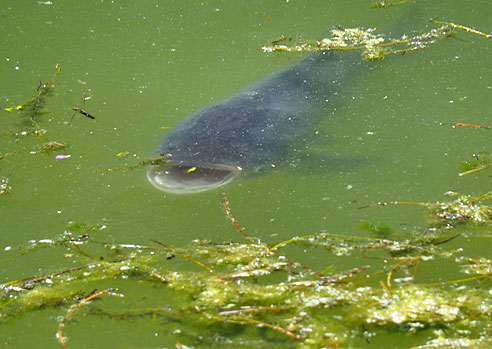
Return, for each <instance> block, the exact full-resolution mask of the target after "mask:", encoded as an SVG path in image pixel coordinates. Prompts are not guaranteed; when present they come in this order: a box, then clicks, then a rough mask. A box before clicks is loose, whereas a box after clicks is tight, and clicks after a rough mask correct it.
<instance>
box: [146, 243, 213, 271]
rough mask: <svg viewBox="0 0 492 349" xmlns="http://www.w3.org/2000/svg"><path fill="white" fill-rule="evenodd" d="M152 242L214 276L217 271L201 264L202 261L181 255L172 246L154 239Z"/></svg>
mask: <svg viewBox="0 0 492 349" xmlns="http://www.w3.org/2000/svg"><path fill="white" fill-rule="evenodd" d="M150 241H152V242H154V243H156V244H159V245H161V246H163V247H165V248H167V249H169V250H170V251H171V252H174V253H176V254H177V255H179V256H180V257H183V258H184V259H186V260H188V261H190V262H193V263H195V264H196V265H198V266H200V267H202V268H204V269H207V270H208V271H209V272H211V273H214V274H215V271H214V270H213V269H212V268H210V267H209V266H207V265H205V264H203V263H202V262H200V261H197V260H196V259H193V258H192V257H190V256H188V255H186V254H183V253H180V252H178V251H176V249H175V248H173V247H171V246H167V245H166V244H163V243H162V242H159V241H157V240H153V239H151V240H150Z"/></svg>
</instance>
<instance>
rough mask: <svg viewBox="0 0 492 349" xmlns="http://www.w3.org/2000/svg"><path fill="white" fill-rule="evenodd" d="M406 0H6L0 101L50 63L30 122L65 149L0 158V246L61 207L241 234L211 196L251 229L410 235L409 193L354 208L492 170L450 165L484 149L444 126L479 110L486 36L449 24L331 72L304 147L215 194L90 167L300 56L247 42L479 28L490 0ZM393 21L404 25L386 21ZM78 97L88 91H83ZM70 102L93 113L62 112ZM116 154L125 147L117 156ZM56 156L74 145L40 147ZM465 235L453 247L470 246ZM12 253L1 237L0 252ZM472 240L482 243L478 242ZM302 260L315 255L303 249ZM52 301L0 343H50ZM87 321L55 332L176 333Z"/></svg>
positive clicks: (10, 268) (74, 340)
mask: <svg viewBox="0 0 492 349" xmlns="http://www.w3.org/2000/svg"><path fill="white" fill-rule="evenodd" d="M415 3H416V4H417V5H418V8H419V10H418V11H414V10H409V8H411V7H413V6H414V5H412V4H408V5H403V6H395V7H391V8H388V9H380V10H375V9H370V8H369V5H370V4H371V1H363V0H359V1H350V2H348V3H345V2H340V3H335V2H326V1H310V2H301V1H295V0H291V1H269V2H267V1H254V2H233V1H206V2H198V1H147V0H145V1H133V2H132V1H109V0H104V1H103V0H101V1H95V0H94V1H63V2H62V1H56V0H53V3H51V2H46V3H43V2H38V1H3V2H2V4H1V5H0V15H1V18H2V21H1V23H0V35H1V37H2V38H3V41H2V49H1V54H0V58H1V60H0V72H1V73H0V76H1V77H2V78H1V81H0V106H1V107H2V109H3V108H6V107H10V106H15V105H19V104H22V103H24V102H25V101H27V100H28V99H29V98H31V97H32V96H33V95H34V94H35V93H36V88H37V87H38V85H39V81H40V80H41V81H46V80H48V79H49V78H51V77H52V76H53V75H54V73H55V71H56V68H55V66H56V64H59V65H60V66H61V72H60V73H59V75H58V76H57V77H56V79H55V88H54V95H53V97H52V98H51V99H50V100H49V102H48V105H47V108H48V109H49V110H50V111H51V113H50V114H47V115H46V116H45V117H44V118H43V120H42V121H41V122H40V123H39V125H40V126H41V127H42V128H44V129H46V130H47V131H48V132H47V133H46V135H45V137H46V139H47V140H50V141H58V142H66V143H68V144H69V147H68V148H66V149H64V150H61V151H58V152H56V153H51V154H46V155H31V154H29V153H20V154H16V155H13V156H10V157H7V158H5V159H2V160H0V177H8V178H9V184H10V186H11V187H12V191H11V192H10V193H9V194H7V195H2V196H0V247H1V248H2V250H3V249H4V248H5V247H8V246H11V247H12V248H14V250H15V248H16V247H17V246H20V245H25V244H26V243H27V242H28V241H29V240H39V239H44V238H47V239H51V238H54V237H55V236H57V235H58V234H61V233H63V231H64V229H65V227H66V226H67V224H68V222H69V221H76V222H81V223H90V224H95V223H101V224H104V225H106V226H107V228H106V229H104V230H102V231H100V232H98V233H96V234H97V239H98V240H101V241H107V242H118V243H123V242H125V243H141V244H150V241H149V240H150V239H156V240H159V241H162V242H164V243H166V244H168V245H172V246H175V247H178V246H183V245H186V244H188V243H189V242H190V241H191V240H193V239H197V238H200V239H211V240H214V241H224V240H229V239H233V240H235V241H242V237H241V236H240V234H239V233H238V232H237V231H236V230H235V229H234V227H232V226H231V224H230V222H229V221H228V220H227V217H226V215H225V213H224V210H223V206H222V199H221V197H220V194H221V193H225V195H226V196H227V198H228V199H229V201H230V205H231V209H232V211H233V214H234V216H235V218H236V219H237V220H238V221H239V222H240V225H241V226H242V227H244V228H245V230H246V231H247V232H248V233H249V234H250V235H253V236H257V237H260V238H261V239H263V240H264V241H281V240H286V239H289V238H290V237H292V236H295V235H307V234H314V233H319V232H321V231H326V232H330V233H339V234H347V235H367V232H364V231H363V230H361V229H360V228H359V225H360V223H361V222H362V221H371V222H385V223H387V224H389V225H390V226H392V227H393V228H394V229H398V230H403V231H408V232H411V231H412V227H414V226H416V225H425V223H426V219H425V214H424V212H423V210H422V208H421V207H402V206H395V207H384V208H382V207H381V208H373V209H366V210H357V207H359V206H362V205H366V204H369V203H372V202H377V201H388V200H397V201H421V202H435V201H437V200H443V199H444V198H445V197H444V192H446V191H448V190H454V191H458V192H463V193H467V194H472V195H479V194H481V193H484V192H487V191H489V190H490V173H489V172H484V173H477V174H474V175H469V176H463V177H459V176H458V173H459V171H460V170H459V168H458V165H459V163H460V162H461V161H465V160H469V159H471V158H472V154H473V153H477V152H478V151H480V150H483V149H486V150H487V149H488V150H489V151H490V145H491V144H490V131H487V130H484V129H477V128H472V127H461V128H452V127H451V126H450V124H451V123H452V122H466V123H472V124H480V125H491V123H492V117H491V115H490V105H491V101H492V98H491V97H492V82H491V81H492V69H491V68H492V65H491V61H490V57H491V54H492V42H491V41H490V39H486V38H484V37H481V36H478V35H472V34H468V33H466V32H464V31H460V32H458V36H457V37H455V38H450V39H446V40H442V41H440V42H439V43H437V44H435V45H432V46H430V47H429V48H427V49H425V50H422V51H418V52H411V53H408V54H405V55H403V56H391V57H389V58H388V59H385V60H384V61H382V62H378V63H374V64H373V65H372V66H373V67H372V68H371V69H370V70H369V71H360V76H358V78H357V84H356V85H355V86H347V87H346V90H344V93H345V94H346V99H345V101H344V103H343V104H341V105H340V106H339V107H338V108H337V111H336V113H335V115H329V116H328V117H327V118H326V119H325V120H324V121H323V122H322V123H321V124H320V125H319V127H318V129H317V131H318V132H317V134H316V135H313V140H314V142H313V143H312V144H311V145H310V146H309V148H308V149H306V150H303V151H302V152H300V153H299V154H298V156H296V157H295V159H294V160H293V161H291V162H289V163H287V164H284V165H281V166H278V167H276V168H275V169H272V170H271V171H268V172H266V173H263V174H260V175H257V176H251V177H245V178H239V179H238V180H234V181H233V182H231V183H230V184H228V185H227V186H225V187H222V188H219V189H217V190H214V191H209V192H204V193H199V194H194V195H187V196H175V195H171V194H165V193H163V192H160V191H158V190H156V189H155V188H153V187H152V186H151V185H150V184H149V183H148V181H147V178H146V175H145V170H144V169H136V170H133V171H125V172H114V173H109V174H101V173H98V172H97V171H98V170H101V169H105V168H110V167H120V166H124V165H127V164H128V165H129V164H135V163H137V162H138V161H140V160H143V159H145V158H147V157H148V156H150V155H152V154H153V153H154V151H155V149H156V147H157V145H158V143H159V141H160V139H161V137H162V136H163V134H164V133H165V132H166V129H167V128H170V127H173V126H175V125H176V124H177V123H179V122H180V121H181V120H183V119H184V118H186V117H188V116H189V115H191V114H192V113H193V112H194V111H196V110H197V109H199V108H201V107H204V106H207V105H210V104H213V103H217V102H219V101H221V100H222V99H224V98H226V97H228V96H230V95H231V94H233V93H234V92H236V91H238V90H240V89H241V88H243V87H245V86H246V85H248V84H249V83H252V82H254V81H256V80H258V79H260V78H262V77H264V76H266V75H268V74H270V73H272V72H275V71H277V70H279V69H281V68H282V67H285V66H288V65H290V64H293V63H295V62H297V61H298V60H299V59H300V58H301V56H302V55H301V54H266V53H262V52H261V51H260V50H259V48H260V47H261V46H262V45H263V44H265V43H267V42H269V41H270V40H272V39H275V38H277V37H279V36H280V35H286V36H293V37H294V38H297V37H299V38H304V39H308V38H313V39H316V38H320V37H322V36H326V35H328V34H329V29H330V28H332V27H333V26H334V25H341V26H344V27H358V26H359V27H364V28H367V27H378V28H381V31H382V32H385V29H386V30H391V29H389V28H397V29H395V32H396V33H397V34H398V35H399V34H401V33H404V32H406V33H408V34H410V35H411V34H412V33H413V32H412V30H416V31H417V32H419V31H428V30H430V28H433V27H436V25H434V24H430V23H429V22H428V21H427V20H428V18H430V17H436V16H437V17H439V18H442V19H443V20H448V21H453V22H456V23H460V24H464V25H469V26H471V27H474V28H477V29H480V30H482V31H484V32H486V33H488V32H490V31H492V27H491V24H490V13H491V11H492V4H491V3H490V1H485V0H483V1H476V0H475V1H472V0H468V1H462V0H461V1H457V0H456V1H446V2H442V1H441V2H439V1H418V3H417V0H415ZM398 21H400V22H402V23H404V25H405V26H406V27H405V28H403V29H402V28H401V27H400V26H399V25H396V26H395V25H394V23H395V22H398ZM87 96H90V97H92V98H91V99H90V100H87V101H85V102H84V101H82V98H83V97H87ZM73 107H80V108H83V109H84V110H86V111H88V112H90V113H91V114H93V115H94V116H96V120H90V119H88V118H85V117H83V116H82V115H80V114H76V115H75V116H74V112H73V111H72V108H73ZM72 117H73V120H72V122H71V123H70V121H71V119H72ZM18 119H19V114H18V113H16V112H12V113H7V112H5V111H2V112H1V114H0V133H2V134H3V133H4V132H6V131H7V130H11V129H16V128H19V127H20V126H19V120H18ZM37 144H39V140H37V139H35V137H33V136H31V137H26V138H22V139H16V138H14V137H12V136H8V137H7V136H5V137H1V138H0V154H4V153H7V152H11V151H15V150H19V149H22V148H26V149H31V148H34V147H35V146H36V145H37ZM122 152H128V155H127V156H125V157H121V156H120V157H118V156H117V154H119V153H122ZM56 154H65V155H67V154H69V155H71V157H70V158H68V159H64V160H55V155H56ZM462 243H463V242H457V243H456V246H460V244H462ZM479 246H480V243H479V242H478V243H477V242H475V243H474V244H470V245H469V246H466V247H465V248H466V249H469V250H474V249H476V250H477V251H481V249H480V247H479ZM9 253H10V252H9V251H0V260H2V259H4V258H7V257H8V256H9V255H11V253H10V254H9ZM63 253H64V251H63V249H60V250H57V251H56V253H53V251H51V252H50V253H45V254H43V253H41V252H36V255H32V256H29V257H26V258H18V259H16V260H14V261H12V262H9V263H4V264H1V265H0V276H1V278H0V280H1V282H6V281H10V280H16V279H21V278H22V277H28V276H32V275H43V274H47V273H53V272H56V271H60V270H63V269H67V268H71V267H73V266H76V265H77V264H76V263H75V262H73V263H72V261H71V260H69V259H67V258H65V257H64V256H63ZM479 255H480V256H485V257H490V252H488V255H487V252H486V251H485V252H483V253H482V254H479ZM311 263H312V265H310V266H311V267H313V268H316V266H317V265H322V261H317V260H316V258H312V260H311ZM317 263H319V264H317ZM342 269H343V268H342ZM424 273H425V272H424ZM105 284H106V287H115V284H116V285H120V283H119V282H116V281H115V283H111V282H109V281H106V282H105ZM119 287H120V291H121V292H122V293H124V294H125V295H127V296H128V297H127V298H126V300H123V301H124V302H128V308H132V307H137V306H140V307H142V306H143V307H146V306H150V304H158V303H159V302H160V301H161V300H162V294H161V293H160V291H159V290H158V289H150V290H145V293H146V294H145V295H143V294H141V292H142V290H141V289H139V288H138V287H137V286H135V285H133V286H132V285H126V286H125V287H126V288H124V289H123V288H121V287H122V286H121V285H120V286H119ZM98 288H100V289H102V288H103V286H101V285H98ZM110 302H119V300H111V301H110ZM65 314H66V308H65V307H59V308H56V307H55V308H50V309H48V310H42V311H37V312H32V313H29V314H26V315H24V316H22V317H19V318H16V319H15V320H12V321H9V322H7V324H6V325H4V324H2V325H0V345H1V346H5V347H13V348H14V347H16V348H17V347H19V348H20V347H32V346H34V345H37V346H41V345H42V346H46V347H55V346H59V344H58V343H57V339H56V337H55V333H56V330H57V328H58V322H57V319H58V318H57V317H59V316H62V317H63V316H64V315H65ZM88 318H89V319H83V317H82V316H81V320H80V324H75V325H72V327H71V329H70V330H67V332H68V331H69V332H70V333H69V334H68V336H69V338H70V341H69V342H68V344H69V347H74V348H75V347H87V348H89V347H94V348H97V347H174V345H175V343H176V341H177V340H176V337H173V336H172V335H169V333H163V332H162V331H161V328H160V327H159V326H158V325H157V324H155V323H152V322H150V321H144V320H133V321H119V320H115V319H106V318H100V317H96V316H93V317H88ZM2 328H3V329H2ZM6 329H8V330H6ZM160 331H161V332H160ZM388 340H391V338H388ZM184 343H186V339H184ZM386 343H389V342H386ZM392 344H393V345H394V343H392ZM415 344H416V343H413V344H412V345H415ZM417 344H418V343H417Z"/></svg>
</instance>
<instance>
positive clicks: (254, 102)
mask: <svg viewBox="0 0 492 349" xmlns="http://www.w3.org/2000/svg"><path fill="white" fill-rule="evenodd" d="M363 64H367V62H366V63H364V61H363V59H362V58H361V57H360V53H356V52H338V51H331V52H326V51H325V52H317V53H313V54H311V55H309V56H307V57H306V58H304V59H303V60H301V61H300V62H298V63H296V64H294V65H293V66H291V67H288V68H286V69H284V70H282V71H280V72H278V73H275V74H273V75H271V76H269V77H267V78H265V79H262V80H260V81H259V82H257V83H255V84H253V85H251V86H249V87H247V88H245V89H244V90H242V91H240V92H239V93H237V94H235V95H233V96H232V97H230V98H228V99H226V100H224V101H222V102H221V103H218V104H215V105H212V106H209V107H206V108H204V109H201V110H199V111H198V112H196V113H195V114H194V115H192V116H191V117H189V118H188V119H186V120H184V121H183V122H182V123H180V124H179V125H177V126H176V127H175V128H174V129H172V130H171V131H170V132H169V133H168V134H166V135H165V136H164V138H163V140H162V142H161V144H160V146H159V148H158V154H159V155H161V156H164V157H165V159H166V163H167V165H168V166H158V165H154V166H151V167H150V168H149V170H148V172H147V176H148V179H149V180H150V182H151V183H152V184H153V185H154V186H156V187H157V188H159V189H161V190H163V191H167V192H172V193H181V194H184V193H192V192H199V191H203V190H207V189H211V188H215V187H218V186H220V185H223V184H225V183H227V182H229V181H231V180H232V179H233V178H234V177H236V176H237V175H238V174H240V173H247V172H251V171H256V170H258V169H259V168H262V167H265V168H267V167H270V166H274V165H275V164H277V163H279V162H281V161H282V160H284V161H285V159H286V157H287V156H288V154H289V150H290V149H292V148H293V147H294V146H295V145H296V144H299V143H300V142H303V141H304V140H305V139H306V138H309V133H310V131H311V132H312V131H313V128H314V126H315V125H316V124H317V122H318V121H319V120H320V119H321V118H323V117H325V116H327V115H331V114H332V113H333V111H334V110H335V109H336V106H337V102H340V95H341V91H342V88H343V86H345V85H346V84H350V81H351V79H352V78H353V77H355V76H356V75H357V72H358V71H359V70H360V69H359V68H360V66H361V65H363Z"/></svg>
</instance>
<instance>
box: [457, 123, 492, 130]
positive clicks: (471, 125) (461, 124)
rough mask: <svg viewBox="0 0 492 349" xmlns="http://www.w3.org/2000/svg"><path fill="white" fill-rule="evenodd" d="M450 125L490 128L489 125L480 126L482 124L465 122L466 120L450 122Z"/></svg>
mask: <svg viewBox="0 0 492 349" xmlns="http://www.w3.org/2000/svg"><path fill="white" fill-rule="evenodd" d="M451 125H452V126H469V127H476V128H483V129H485V130H490V127H489V126H482V125H475V124H467V123H466V122H452V123H451Z"/></svg>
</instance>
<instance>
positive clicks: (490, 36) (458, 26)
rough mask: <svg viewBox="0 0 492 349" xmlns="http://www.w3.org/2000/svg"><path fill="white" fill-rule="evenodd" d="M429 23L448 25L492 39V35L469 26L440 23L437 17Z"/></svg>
mask: <svg viewBox="0 0 492 349" xmlns="http://www.w3.org/2000/svg"><path fill="white" fill-rule="evenodd" d="M429 21H430V22H432V23H436V24H444V25H448V26H450V27H453V28H456V29H462V30H464V31H467V32H468V33H473V34H477V35H481V36H484V37H486V38H489V39H490V38H492V34H485V33H482V32H481V31H479V30H476V29H473V28H470V27H467V26H464V25H461V24H456V23H453V22H445V21H440V20H439V19H438V18H437V17H435V18H431V19H429Z"/></svg>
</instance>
